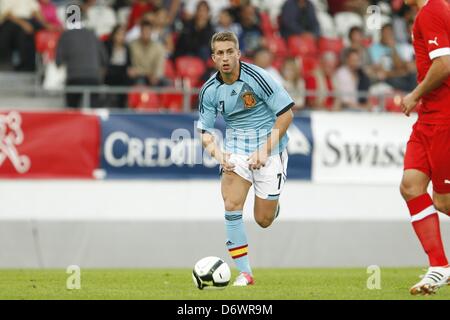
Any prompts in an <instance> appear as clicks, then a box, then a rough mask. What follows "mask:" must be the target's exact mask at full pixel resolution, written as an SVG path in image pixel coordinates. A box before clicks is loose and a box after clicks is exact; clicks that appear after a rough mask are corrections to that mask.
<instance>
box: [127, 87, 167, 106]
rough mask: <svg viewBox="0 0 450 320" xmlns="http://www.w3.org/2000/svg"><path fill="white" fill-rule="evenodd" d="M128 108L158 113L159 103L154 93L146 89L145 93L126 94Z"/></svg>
mask: <svg viewBox="0 0 450 320" xmlns="http://www.w3.org/2000/svg"><path fill="white" fill-rule="evenodd" d="M142 89H145V88H142ZM128 106H129V107H130V108H133V109H143V110H154V111H158V110H159V108H160V107H161V103H160V99H159V96H158V94H157V93H156V92H152V91H148V90H147V89H146V90H145V91H139V92H130V93H129V94H128Z"/></svg>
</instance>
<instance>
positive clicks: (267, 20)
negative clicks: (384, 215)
mask: <svg viewBox="0 0 450 320" xmlns="http://www.w3.org/2000/svg"><path fill="white" fill-rule="evenodd" d="M21 1H28V0H21ZM29 1H34V0H29ZM40 3H41V6H42V10H44V6H45V5H46V6H48V8H49V9H48V12H46V13H47V16H49V17H50V18H49V19H53V20H59V22H60V23H61V25H64V23H63V22H64V21H65V18H66V17H65V16H66V7H67V5H68V4H77V3H78V4H79V5H80V8H81V12H82V17H84V19H85V21H86V26H87V28H90V29H92V30H94V32H95V34H96V35H97V37H98V38H99V39H100V40H102V42H104V43H105V45H106V43H107V41H108V40H109V36H110V33H111V31H112V30H113V28H114V27H115V26H116V25H126V26H127V28H128V30H129V34H128V35H127V39H131V37H132V35H131V32H134V37H135V38H136V37H138V36H139V32H140V31H139V28H138V29H137V30H134V29H132V28H133V26H135V25H136V23H139V22H140V21H141V20H143V19H146V20H147V21H149V22H150V23H151V24H152V25H153V26H154V29H153V32H154V33H156V32H158V36H157V38H158V41H160V42H161V43H162V44H163V45H164V47H165V50H166V61H165V62H164V68H163V69H164V72H163V73H164V78H165V79H167V81H163V82H164V85H165V86H167V85H168V86H169V87H172V88H176V89H177V90H179V93H178V94H177V95H176V94H171V95H167V96H165V95H163V94H161V97H159V98H161V99H160V101H161V103H162V104H166V103H168V104H169V105H168V106H166V107H167V108H168V110H175V111H179V110H181V109H183V110H189V109H195V108H196V106H195V105H189V106H183V107H182V108H180V104H183V103H184V102H183V101H191V104H192V103H194V102H195V101H196V99H195V94H196V91H195V89H196V88H199V87H200V86H201V85H202V83H203V82H204V81H205V80H206V79H207V78H208V77H209V76H210V74H211V73H212V72H213V71H214V65H213V63H212V61H211V60H210V59H209V58H208V57H209V52H208V41H209V38H210V36H211V34H212V32H213V31H215V30H222V29H227V28H229V29H231V30H236V31H237V32H238V33H239V32H240V31H239V30H243V33H242V34H240V36H241V37H240V41H241V42H242V46H243V53H244V55H243V57H242V60H243V61H247V62H252V61H253V54H254V53H255V52H257V51H258V49H259V48H261V47H264V48H267V49H269V50H270V51H271V52H272V54H273V56H274V59H273V61H272V65H273V67H274V68H275V69H277V70H279V71H281V68H282V66H283V64H284V61H285V60H286V59H288V58H294V59H296V60H298V62H299V65H300V66H301V67H300V71H301V74H302V76H303V77H307V76H308V75H311V74H314V73H315V72H316V70H317V69H318V68H321V64H320V63H319V62H320V58H321V56H322V55H324V54H326V53H327V52H330V51H331V52H333V53H335V54H336V55H337V57H338V58H339V64H341V63H342V61H341V59H342V53H343V50H344V49H345V48H347V47H352V48H355V44H352V43H351V42H350V40H349V31H350V30H351V29H352V28H353V27H355V26H358V27H360V28H361V30H362V37H363V38H362V40H361V41H362V42H363V43H364V48H365V49H361V48H360V49H361V50H360V54H361V55H362V61H363V69H364V71H365V72H366V73H367V74H368V75H369V77H370V79H371V81H372V82H371V85H372V86H373V87H376V88H387V89H386V90H385V91H384V92H382V93H384V94H388V95H390V98H389V99H391V100H392V99H393V98H392V97H393V96H392V94H393V92H394V91H395V88H389V85H387V86H385V84H386V83H385V82H384V81H383V79H380V78H377V77H375V76H373V74H372V73H371V70H370V68H371V64H370V61H369V60H368V59H367V56H368V54H367V48H368V47H369V46H370V45H373V44H378V43H379V42H380V41H381V36H380V32H379V31H373V30H369V29H368V28H367V24H366V23H365V22H366V18H367V16H365V15H364V14H365V12H366V11H365V10H366V8H367V7H362V6H357V7H353V6H352V5H349V6H346V4H345V3H346V1H341V2H339V3H340V4H339V3H338V1H330V0H329V1H325V0H311V1H308V0H298V1H296V0H289V1H285V0H277V1H266V0H251V1H250V0H249V1H247V0H246V1H227V0H224V1H220V3H219V2H214V1H158V0H143V1H137V0H126V1H116V0H108V1H105V0H97V1H95V0H94V1H93V0H84V1H72V0H61V1H40ZM342 3H343V4H342ZM377 3H378V2H377V1H372V2H371V3H370V4H377ZM379 5H380V8H381V23H382V24H383V25H384V24H386V23H394V24H395V25H396V26H397V25H398V26H399V27H398V28H403V29H405V28H407V27H410V25H411V21H412V19H413V18H414V12H413V11H411V10H406V9H405V6H404V5H403V4H402V2H401V1H391V5H390V6H389V5H388V4H387V3H386V2H382V1H380V3H379ZM297 6H299V8H300V9H296V8H297ZM196 7H198V8H202V7H204V8H208V10H204V11H202V13H201V14H200V15H199V14H198V12H197V11H195V10H193V8H194V9H195V8H196ZM283 7H284V8H285V14H284V15H283ZM286 8H294V9H295V10H303V9H302V8H307V9H306V11H305V12H306V14H307V15H310V16H311V17H315V18H310V19H309V20H305V21H306V24H305V22H304V23H303V25H302V28H304V29H305V30H309V32H310V33H308V32H307V33H304V34H300V33H299V34H294V35H290V36H286V34H287V33H286V30H287V29H286V28H289V26H290V27H291V28H292V24H291V22H292V21H286V19H287V17H289V15H288V14H287V13H289V12H286ZM224 9H226V10H227V11H226V13H227V14H228V13H229V14H230V17H231V19H232V20H230V22H228V21H226V23H225V25H224V24H221V23H222V22H221V13H222V12H223V10H224ZM0 10H1V9H0ZM311 10H312V11H311ZM43 12H44V11H43ZM0 15H1V14H0ZM191 19H192V20H191ZM227 19H228V18H227ZM316 20H317V22H318V25H319V29H320V33H316V32H315V28H316V27H315V26H314V25H313V24H314V23H315V21H316ZM205 22H206V24H205ZM5 23H7V19H6V20H5V21H1V23H0V44H1V45H2V46H3V47H5V46H8V50H12V52H13V54H12V56H11V57H9V58H7V59H6V60H5V58H3V59H0V60H2V61H1V63H0V73H1V72H2V70H3V71H4V72H5V71H10V70H11V69H15V70H16V69H17V70H16V71H15V72H19V70H18V68H17V66H18V65H20V63H21V61H20V55H18V52H19V51H18V47H17V46H15V45H14V44H12V43H6V42H5V39H7V37H6V36H5V33H4V28H2V26H4V25H5ZM196 23H199V25H202V28H200V29H199V30H203V31H201V32H200V31H197V29H196ZM228 23H230V24H228ZM205 27H206V29H205ZM398 28H397V27H396V30H397V29H398ZM258 29H259V30H260V32H261V35H262V37H261V38H258V37H259V36H258V35H257V30H258ZM1 30H3V31H1ZM155 30H158V31H155ZM292 30H293V29H292ZM292 30H291V31H290V32H291V33H292ZM60 34H61V30H58V29H47V28H44V29H37V30H36V31H35V34H34V39H35V41H34V43H35V46H34V50H35V52H36V54H37V57H36V62H37V63H36V67H35V71H34V72H35V82H36V83H40V87H39V86H38V87H34V86H32V87H31V89H33V90H42V88H43V87H42V84H43V83H44V82H45V80H46V77H52V74H56V73H52V72H47V69H51V68H53V66H51V67H48V65H49V64H52V63H54V59H55V54H56V48H57V45H58V39H59V36H60ZM313 34H315V36H313ZM317 34H320V36H319V37H317ZM282 35H284V37H283V36H282ZM129 36H130V38H129ZM155 37H156V35H155ZM396 37H397V39H398V41H399V43H400V45H402V46H403V48H407V45H409V44H408V43H407V42H408V41H409V39H408V37H403V36H402V35H401V33H400V36H399V35H398V34H396ZM155 39H156V38H155ZM166 40H170V41H166ZM358 41H359V40H358ZM193 44H194V46H193ZM405 52H406V51H405ZM405 54H407V52H406V53H405ZM406 62H407V63H409V60H408V61H406ZM53 69H54V68H53ZM410 71H411V72H412V76H411V78H412V77H413V75H414V72H415V71H414V70H410ZM135 79H136V78H135ZM47 80H49V81H47V82H46V83H54V82H55V81H56V82H58V81H62V80H63V79H62V80H61V79H53V80H55V81H53V82H52V79H47ZM106 83H107V82H104V83H103V84H102V85H103V87H104V88H103V89H102V90H106V91H108V90H109V89H108V88H109V87H110V85H109V84H106ZM134 84H139V83H137V82H136V81H134ZM130 85H133V83H131V84H130ZM63 86H64V83H61V84H60V85H56V86H54V87H55V88H59V87H63ZM131 88H132V87H130V89H129V91H133V92H134V91H135V90H136V89H135V88H134V89H132V90H131ZM145 88H148V85H147V86H145ZM192 88H194V91H192V92H190V94H193V95H194V97H193V98H191V99H183V98H182V97H183V95H184V94H185V93H186V92H189V90H192ZM371 88H372V87H371ZM152 89H153V90H156V91H158V90H159V89H158V88H157V87H154V88H152ZM62 90H64V88H63V89H62ZM86 90H87V91H88V92H89V91H90V90H97V89H95V88H90V87H87V88H86ZM31 91H32V90H31ZM115 92H117V91H115ZM369 92H371V90H369ZM376 92H377V94H378V95H379V94H380V92H379V91H376ZM395 92H396V94H398V93H397V91H395ZM62 93H63V92H60V94H62ZM34 94H35V95H36V96H45V95H46V94H45V92H39V93H36V92H34ZM55 94H56V93H52V95H53V97H54V96H55ZM123 94H128V92H127V91H126V90H125V91H124V92H123ZM399 94H404V93H403V92H400V93H399ZM52 95H48V96H49V97H51V96H52ZM131 95H132V94H131V93H130V96H131ZM145 97H146V96H145V95H144V101H146V102H145V104H146V105H152V104H155V103H154V102H155V101H156V99H153V98H152V99H150V98H149V99H147V98H145ZM378 98H379V96H378ZM126 100H128V102H130V101H131V100H133V99H131V100H130V99H126ZM307 100H308V99H307ZM105 101H106V103H105V104H103V105H102V106H103V107H115V106H114V105H109V103H108V100H107V99H106V100H105ZM158 103H159V102H158ZM136 105H140V103H137V102H135V100H133V103H132V105H125V106H124V107H136ZM378 105H380V104H377V106H378ZM381 105H383V104H381ZM386 105H389V104H386ZM63 106H64V103H62V106H61V107H63ZM306 108H308V106H307V105H306ZM375 109H376V108H375ZM392 110H395V108H390V109H389V111H392Z"/></svg>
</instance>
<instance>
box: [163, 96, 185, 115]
mask: <svg viewBox="0 0 450 320" xmlns="http://www.w3.org/2000/svg"><path fill="white" fill-rule="evenodd" d="M160 101H161V105H162V106H163V107H164V108H165V109H169V110H171V111H174V112H181V111H183V94H182V93H162V94H160Z"/></svg>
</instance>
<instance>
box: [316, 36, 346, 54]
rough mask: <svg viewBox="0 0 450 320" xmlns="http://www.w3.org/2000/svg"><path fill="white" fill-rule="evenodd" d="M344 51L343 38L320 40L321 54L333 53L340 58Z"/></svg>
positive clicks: (322, 38)
mask: <svg viewBox="0 0 450 320" xmlns="http://www.w3.org/2000/svg"><path fill="white" fill-rule="evenodd" d="M343 49H344V40H342V38H325V37H321V38H320V39H319V52H320V53H324V52H326V51H332V52H334V53H336V54H337V55H338V56H339V55H340V54H341V52H342V50H343Z"/></svg>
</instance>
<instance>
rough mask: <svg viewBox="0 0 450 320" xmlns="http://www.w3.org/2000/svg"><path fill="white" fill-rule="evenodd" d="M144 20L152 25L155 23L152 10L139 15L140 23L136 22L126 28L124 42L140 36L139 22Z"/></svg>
mask: <svg viewBox="0 0 450 320" xmlns="http://www.w3.org/2000/svg"><path fill="white" fill-rule="evenodd" d="M144 21H146V22H148V23H150V24H151V25H152V26H153V25H154V24H155V13H154V12H153V11H150V12H146V13H144V15H143V16H142V17H141V20H140V23H138V24H136V25H135V26H133V28H131V29H130V30H128V32H127V35H126V36H125V40H126V42H128V43H130V42H133V41H134V40H137V39H139V37H140V36H141V24H142V22H144Z"/></svg>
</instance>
